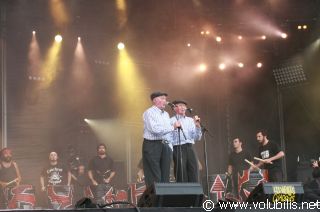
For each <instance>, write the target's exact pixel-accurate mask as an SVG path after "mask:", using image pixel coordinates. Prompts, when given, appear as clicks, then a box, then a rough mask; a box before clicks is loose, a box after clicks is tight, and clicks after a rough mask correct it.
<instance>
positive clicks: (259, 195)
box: [246, 182, 304, 203]
mask: <svg viewBox="0 0 320 212" xmlns="http://www.w3.org/2000/svg"><path fill="white" fill-rule="evenodd" d="M303 195H304V190H303V186H302V183H301V182H274V183H260V184H259V185H258V186H256V187H255V188H254V189H253V191H251V193H250V195H249V196H248V198H247V200H246V202H248V203H253V202H267V200H268V201H269V202H270V203H273V202H276V201H277V202H286V201H288V202H296V203H301V202H302V201H303Z"/></svg>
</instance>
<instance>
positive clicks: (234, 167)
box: [227, 138, 253, 195]
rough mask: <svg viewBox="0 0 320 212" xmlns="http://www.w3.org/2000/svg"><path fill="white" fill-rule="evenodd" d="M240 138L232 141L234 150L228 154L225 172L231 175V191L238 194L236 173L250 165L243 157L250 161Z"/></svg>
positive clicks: (248, 167) (249, 156)
mask: <svg viewBox="0 0 320 212" xmlns="http://www.w3.org/2000/svg"><path fill="white" fill-rule="evenodd" d="M242 144H243V142H242V140H240V139H239V138H235V139H234V140H233V141H232V145H233V149H234V151H233V152H231V153H230V154H229V160H228V171H227V174H228V175H229V176H232V184H233V193H234V194H236V195H238V174H239V173H240V174H242V171H243V170H248V169H250V165H249V164H248V163H246V162H245V159H247V160H248V161H250V162H251V161H252V159H253V158H252V156H251V154H250V153H249V152H248V151H245V150H243V148H242Z"/></svg>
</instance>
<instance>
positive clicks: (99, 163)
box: [89, 156, 114, 184]
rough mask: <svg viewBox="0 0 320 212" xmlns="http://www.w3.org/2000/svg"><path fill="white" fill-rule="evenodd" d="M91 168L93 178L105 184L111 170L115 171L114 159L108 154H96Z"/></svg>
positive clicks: (90, 164)
mask: <svg viewBox="0 0 320 212" xmlns="http://www.w3.org/2000/svg"><path fill="white" fill-rule="evenodd" d="M89 170H91V171H92V174H93V178H94V179H95V180H96V181H97V183H99V184H103V183H104V181H103V179H107V178H108V177H109V176H110V174H111V172H112V171H114V169H113V160H112V159H111V158H110V157H109V156H106V157H105V158H100V157H99V156H96V157H94V158H92V159H91V161H90V163H89Z"/></svg>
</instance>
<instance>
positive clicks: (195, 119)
mask: <svg viewBox="0 0 320 212" xmlns="http://www.w3.org/2000/svg"><path fill="white" fill-rule="evenodd" d="M193 120H194V123H195V125H196V127H201V123H200V117H199V116H197V115H195V116H194V117H193Z"/></svg>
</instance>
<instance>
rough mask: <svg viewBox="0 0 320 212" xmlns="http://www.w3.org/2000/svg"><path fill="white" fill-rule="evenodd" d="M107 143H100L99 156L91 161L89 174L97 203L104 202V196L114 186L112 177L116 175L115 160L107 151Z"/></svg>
mask: <svg viewBox="0 0 320 212" xmlns="http://www.w3.org/2000/svg"><path fill="white" fill-rule="evenodd" d="M106 149H107V148H106V145H104V144H99V145H98V147H97V154H98V155H97V156H95V157H94V158H92V159H91V160H90V162H89V171H88V176H89V179H90V181H91V184H92V185H91V186H90V187H91V190H92V192H93V194H94V198H95V200H96V202H97V204H104V203H105V199H104V196H105V194H106V192H108V190H109V189H110V188H111V187H112V185H111V183H112V179H113V177H114V176H115V175H116V172H115V171H114V167H113V160H112V158H111V157H109V156H108V155H107V153H106Z"/></svg>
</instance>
